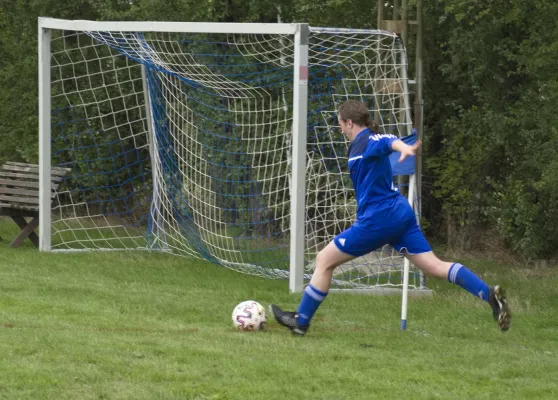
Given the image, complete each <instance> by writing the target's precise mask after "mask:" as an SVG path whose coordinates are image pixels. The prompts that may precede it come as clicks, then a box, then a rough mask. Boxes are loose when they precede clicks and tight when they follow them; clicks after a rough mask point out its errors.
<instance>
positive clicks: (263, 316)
mask: <svg viewBox="0 0 558 400" xmlns="http://www.w3.org/2000/svg"><path fill="white" fill-rule="evenodd" d="M232 320H233V325H234V326H235V327H236V328H237V329H238V330H239V331H261V330H263V329H264V328H265V324H266V322H267V313H266V312H265V308H263V306H262V305H261V304H260V303H258V302H257V301H254V300H246V301H243V302H242V303H240V304H239V305H237V306H236V307H235V308H234V310H233V313H232Z"/></svg>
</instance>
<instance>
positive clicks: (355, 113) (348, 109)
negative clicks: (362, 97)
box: [338, 100, 379, 132]
mask: <svg viewBox="0 0 558 400" xmlns="http://www.w3.org/2000/svg"><path fill="white" fill-rule="evenodd" d="M338 115H339V118H340V119H342V120H343V121H347V120H349V119H350V120H351V121H353V124H356V125H360V126H366V127H368V128H369V129H370V130H371V131H374V132H378V130H379V126H378V124H377V123H376V121H374V120H373V119H372V118H370V112H369V111H368V107H366V105H365V104H364V103H361V102H360V101H356V100H347V101H346V102H344V103H343V104H341V106H339V111H338Z"/></svg>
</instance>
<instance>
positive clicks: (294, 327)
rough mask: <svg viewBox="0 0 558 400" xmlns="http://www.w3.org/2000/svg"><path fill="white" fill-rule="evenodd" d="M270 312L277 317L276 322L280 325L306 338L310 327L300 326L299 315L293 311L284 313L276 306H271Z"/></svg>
mask: <svg viewBox="0 0 558 400" xmlns="http://www.w3.org/2000/svg"><path fill="white" fill-rule="evenodd" d="M269 311H270V312H271V313H272V314H273V316H274V317H275V320H276V321H277V322H279V324H280V325H283V326H284V327H287V328H289V329H290V330H291V332H292V333H294V334H295V335H298V336H304V335H305V334H306V332H307V331H308V328H309V327H310V325H299V324H298V322H297V320H298V314H297V313H295V312H291V311H283V310H281V309H280V308H279V307H277V306H276V305H275V304H270V306H269Z"/></svg>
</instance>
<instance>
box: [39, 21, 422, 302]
mask: <svg viewBox="0 0 558 400" xmlns="http://www.w3.org/2000/svg"><path fill="white" fill-rule="evenodd" d="M406 69H407V65H406V52H405V49H404V47H403V46H402V43H401V40H400V39H399V38H398V37H397V35H395V34H393V33H390V32H387V31H381V30H362V29H359V30H357V29H355V30H352V29H336V28H315V27H310V26H308V25H307V24H300V23H298V24H283V23H278V24H259V23H192V22H95V21H67V20H59V19H50V18H40V19H39V114H40V115H39V149H40V150H39V155H40V204H39V207H40V236H39V237H40V249H41V250H43V251H84V250H125V249H142V250H156V251H163V252H168V253H172V254H176V255H183V256H192V257H200V258H205V259H208V260H210V261H212V262H214V263H217V264H219V265H222V266H225V267H228V268H231V269H234V270H237V271H239V272H243V273H249V274H256V275H260V276H264V277H268V278H281V279H289V288H290V290H291V291H292V292H300V291H301V290H302V289H303V287H304V284H305V282H307V281H308V279H309V277H310V276H311V271H312V265H313V260H314V258H315V255H316V253H317V252H318V251H319V250H321V248H323V247H324V246H325V244H327V243H328V242H329V241H331V239H332V238H333V236H334V235H336V234H337V233H339V232H341V231H342V230H344V229H346V228H347V227H348V226H350V224H351V223H352V221H353V219H354V215H355V212H356V210H355V201H354V194H353V191H352V188H351V184H350V177H349V176H348V170H347V149H348V143H347V142H346V140H345V139H344V137H343V135H342V134H341V132H340V129H339V126H338V124H337V119H336V110H337V108H338V106H339V105H340V104H341V103H342V102H343V101H345V100H347V99H357V100H360V101H363V102H365V103H366V104H368V105H369V107H370V112H371V114H372V115H373V116H374V118H375V120H376V121H377V122H378V123H379V126H380V127H381V131H382V132H385V133H393V134H396V135H397V136H407V135H410V134H411V133H412V121H411V115H410V104H409V98H408V97H409V90H408V85H407V83H408V82H407V75H406V73H407V72H406ZM54 166H62V167H65V168H69V169H70V170H71V172H70V173H69V174H68V175H67V176H66V177H64V178H63V180H62V181H61V182H60V185H59V187H58V189H57V192H56V195H55V196H54V198H51V196H50V193H51V190H50V189H51V188H50V184H51V183H50V182H51V180H50V172H51V168H52V167H54ZM395 180H396V181H397V182H398V183H399V184H400V188H401V190H402V191H404V192H405V193H406V194H407V196H408V198H409V201H410V202H411V204H413V205H415V204H416V199H415V196H416V193H417V192H416V190H415V188H414V185H415V184H416V183H415V182H416V180H415V179H414V174H413V173H409V174H408V175H404V176H399V177H396V178H395ZM407 287H409V288H410V289H413V290H412V291H413V292H414V293H429V292H430V291H429V290H427V289H426V287H425V284H424V278H423V276H422V274H421V273H420V272H419V271H417V270H415V269H414V268H412V266H409V264H408V263H407V262H406V261H404V259H403V257H401V255H399V254H397V253H395V252H394V251H393V249H391V248H389V247H386V248H384V249H381V250H379V251H378V252H376V253H373V254H370V255H369V256H366V257H361V258H359V259H357V260H354V261H353V262H350V263H347V264H346V265H343V266H341V267H339V268H338V269H337V270H336V271H335V275H334V280H333V286H332V288H333V289H334V290H335V289H338V290H353V291H369V290H374V291H376V292H379V293H388V292H390V291H392V290H395V289H396V290H397V292H398V293H400V289H402V288H403V289H404V290H403V293H404V294H403V299H404V301H403V302H404V309H405V310H406V305H405V304H406V296H407V290H406V289H407ZM405 312H406V311H405Z"/></svg>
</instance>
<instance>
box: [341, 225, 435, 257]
mask: <svg viewBox="0 0 558 400" xmlns="http://www.w3.org/2000/svg"><path fill="white" fill-rule="evenodd" d="M393 222H394V223H393V224H389V225H383V226H380V225H375V224H373V223H367V224H366V223H365V224H363V223H359V222H356V223H355V224H354V225H353V226H351V227H350V228H349V229H347V230H345V231H343V232H341V233H340V234H339V235H337V236H336V237H335V238H334V239H333V240H334V242H335V245H336V246H337V248H338V249H339V250H341V251H342V252H343V253H347V254H350V255H352V256H355V257H360V256H363V255H365V254H368V253H370V252H372V251H374V250H376V249H379V248H380V247H382V246H384V245H386V244H389V245H391V246H392V247H393V248H395V249H396V250H397V251H399V252H400V253H403V252H404V251H406V252H407V253H408V254H411V255H414V254H420V253H426V252H429V251H432V248H431V247H430V245H429V244H428V241H427V240H426V238H425V237H424V235H423V233H422V231H421V230H420V228H419V226H418V224H417V221H416V220H415V219H414V218H411V219H406V220H403V221H398V222H396V221H393Z"/></svg>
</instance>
